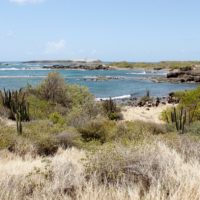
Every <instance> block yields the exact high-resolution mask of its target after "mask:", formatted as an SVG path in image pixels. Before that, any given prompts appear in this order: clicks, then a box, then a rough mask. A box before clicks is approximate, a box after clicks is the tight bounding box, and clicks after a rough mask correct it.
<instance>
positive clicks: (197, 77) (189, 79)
mask: <svg viewBox="0 0 200 200" xmlns="http://www.w3.org/2000/svg"><path fill="white" fill-rule="evenodd" d="M152 81H154V82H166V81H167V82H172V83H200V67H199V66H198V67H197V66H193V67H184V68H180V69H176V70H173V71H170V72H168V73H167V75H166V77H156V78H155V77H154V78H152Z"/></svg>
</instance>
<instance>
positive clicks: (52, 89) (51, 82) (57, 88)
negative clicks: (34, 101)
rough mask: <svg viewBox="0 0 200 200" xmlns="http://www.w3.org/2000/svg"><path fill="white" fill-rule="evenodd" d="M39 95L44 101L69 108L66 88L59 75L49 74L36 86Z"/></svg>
mask: <svg viewBox="0 0 200 200" xmlns="http://www.w3.org/2000/svg"><path fill="white" fill-rule="evenodd" d="M38 90H39V94H40V95H41V97H42V98H44V99H45V100H48V101H50V102H53V103H59V104H62V105H64V106H69V103H70V102H69V99H68V96H67V88H66V84H65V80H64V78H62V77H61V76H60V75H59V73H57V72H51V73H49V74H48V77H47V78H46V79H45V80H44V81H43V83H41V85H39V86H38Z"/></svg>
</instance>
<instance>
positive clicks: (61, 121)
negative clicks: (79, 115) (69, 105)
mask: <svg viewBox="0 0 200 200" xmlns="http://www.w3.org/2000/svg"><path fill="white" fill-rule="evenodd" d="M49 119H50V120H51V121H52V122H53V123H54V124H60V125H63V124H64V123H65V120H64V118H63V117H62V116H61V115H60V114H59V113H57V112H54V113H51V114H50V116H49Z"/></svg>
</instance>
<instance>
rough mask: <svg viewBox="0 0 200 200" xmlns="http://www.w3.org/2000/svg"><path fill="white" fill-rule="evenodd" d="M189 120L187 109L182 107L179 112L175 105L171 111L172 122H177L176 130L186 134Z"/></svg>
mask: <svg viewBox="0 0 200 200" xmlns="http://www.w3.org/2000/svg"><path fill="white" fill-rule="evenodd" d="M186 122H187V111H186V109H183V107H181V109H180V112H179V113H178V111H177V109H176V108H175V107H174V109H173V111H172V112H171V123H172V124H175V126H176V130H177V131H179V132H180V133H182V134H184V131H185V125H186Z"/></svg>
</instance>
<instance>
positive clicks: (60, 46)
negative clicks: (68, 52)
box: [45, 40, 66, 54]
mask: <svg viewBox="0 0 200 200" xmlns="http://www.w3.org/2000/svg"><path fill="white" fill-rule="evenodd" d="M65 48H66V41H65V40H59V41H51V42H47V44H46V48H45V53H46V54H52V53H59V52H62V51H63V50H65Z"/></svg>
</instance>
